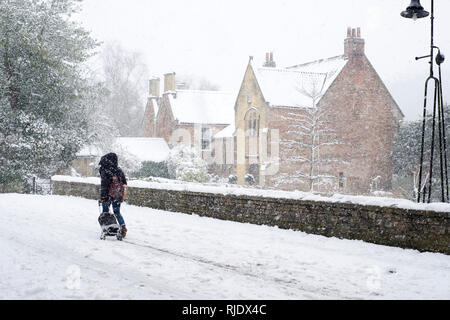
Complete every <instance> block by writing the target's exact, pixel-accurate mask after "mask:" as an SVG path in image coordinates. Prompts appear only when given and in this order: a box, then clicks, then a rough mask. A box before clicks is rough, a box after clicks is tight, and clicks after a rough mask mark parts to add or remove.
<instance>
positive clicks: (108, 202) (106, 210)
mask: <svg viewBox="0 0 450 320" xmlns="http://www.w3.org/2000/svg"><path fill="white" fill-rule="evenodd" d="M110 205H111V202H110V201H105V202H102V207H103V212H109V206H110Z"/></svg>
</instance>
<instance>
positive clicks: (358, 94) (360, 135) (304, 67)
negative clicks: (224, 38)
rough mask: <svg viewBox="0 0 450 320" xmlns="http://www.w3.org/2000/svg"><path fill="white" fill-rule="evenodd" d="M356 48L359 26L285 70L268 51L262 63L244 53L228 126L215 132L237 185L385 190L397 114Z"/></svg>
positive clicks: (399, 117)
mask: <svg viewBox="0 0 450 320" xmlns="http://www.w3.org/2000/svg"><path fill="white" fill-rule="evenodd" d="M364 49H365V41H364V39H363V38H361V32H360V28H357V29H351V28H348V30H347V38H346V39H345V41H344V54H342V55H338V56H335V57H331V58H327V59H321V60H316V61H312V62H309V63H303V64H298V65H295V66H290V67H286V68H277V67H276V63H275V61H274V60H273V54H271V53H270V54H267V55H266V61H265V63H264V66H262V67H257V66H255V65H254V62H253V59H252V57H250V61H249V63H248V66H247V69H246V71H245V75H244V79H243V81H242V84H241V87H240V91H239V94H238V97H237V100H236V104H235V123H234V124H232V125H231V126H229V127H228V128H226V129H224V130H223V131H222V133H221V134H219V135H218V136H216V138H217V139H219V140H223V141H230V142H234V143H233V144H234V159H232V160H231V161H233V162H234V164H235V168H236V175H237V178H238V183H239V184H245V183H246V181H247V180H246V177H248V176H249V175H250V176H252V177H253V179H254V180H255V182H256V183H257V184H259V185H261V186H266V187H274V188H279V189H288V190H292V189H296V190H301V191H314V192H319V193H320V192H322V193H329V192H342V193H369V192H370V191H375V190H390V189H391V180H392V171H393V163H392V156H391V153H392V150H393V140H394V137H395V135H396V132H397V130H398V127H399V123H400V121H401V120H402V119H403V113H402V111H401V110H400V108H399V106H398V105H397V104H396V102H395V101H394V99H393V98H392V96H391V94H390V93H389V91H388V89H387V88H386V86H385V85H384V83H383V81H382V80H381V79H380V77H379V75H378V74H377V72H376V70H375V69H374V68H373V66H372V64H371V63H370V62H369V60H368V59H367V57H366V55H365V52H364ZM217 145H220V143H218V144H217Z"/></svg>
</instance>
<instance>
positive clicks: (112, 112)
mask: <svg viewBox="0 0 450 320" xmlns="http://www.w3.org/2000/svg"><path fill="white" fill-rule="evenodd" d="M101 60H102V66H103V76H104V80H105V85H106V88H107V90H108V92H107V93H108V94H107V98H106V99H105V101H104V106H103V109H104V110H105V113H106V115H107V116H108V117H109V118H110V119H111V120H112V122H113V124H114V127H115V128H116V129H117V131H118V134H119V135H120V136H141V135H142V128H141V127H142V126H141V121H142V118H143V115H144V108H145V98H146V96H145V94H146V92H147V78H148V73H149V72H148V69H147V66H146V65H145V63H144V62H143V58H142V56H141V54H140V53H137V52H128V51H126V50H125V49H124V48H123V47H122V46H121V45H120V44H118V43H108V44H106V45H105V46H104V48H103V51H102V53H101Z"/></svg>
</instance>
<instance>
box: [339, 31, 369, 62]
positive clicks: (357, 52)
mask: <svg viewBox="0 0 450 320" xmlns="http://www.w3.org/2000/svg"><path fill="white" fill-rule="evenodd" d="M349 33H350V37H349V36H348V34H349ZM364 46H365V41H364V39H362V38H361V28H360V27H358V28H357V29H353V28H348V29H347V39H345V41H344V55H345V56H346V57H347V58H349V59H353V58H355V57H360V56H363V55H364Z"/></svg>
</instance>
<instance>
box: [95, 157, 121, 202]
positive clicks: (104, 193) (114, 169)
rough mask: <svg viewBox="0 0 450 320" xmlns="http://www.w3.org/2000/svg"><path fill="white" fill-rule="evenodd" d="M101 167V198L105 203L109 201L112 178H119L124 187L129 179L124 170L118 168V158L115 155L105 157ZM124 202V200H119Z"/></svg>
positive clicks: (102, 159) (100, 163)
mask: <svg viewBox="0 0 450 320" xmlns="http://www.w3.org/2000/svg"><path fill="white" fill-rule="evenodd" d="M99 165H100V169H99V171H100V177H101V185H100V198H101V200H103V201H106V200H109V195H108V194H109V187H110V186H111V183H112V177H114V176H117V177H119V178H120V180H121V181H122V183H123V184H124V185H126V184H127V179H126V177H125V174H124V173H123V171H122V169H120V168H119V167H118V158H117V154H115V153H108V154H106V155H104V156H103V157H102V158H101V159H100V162H99ZM119 201H123V199H119Z"/></svg>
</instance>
